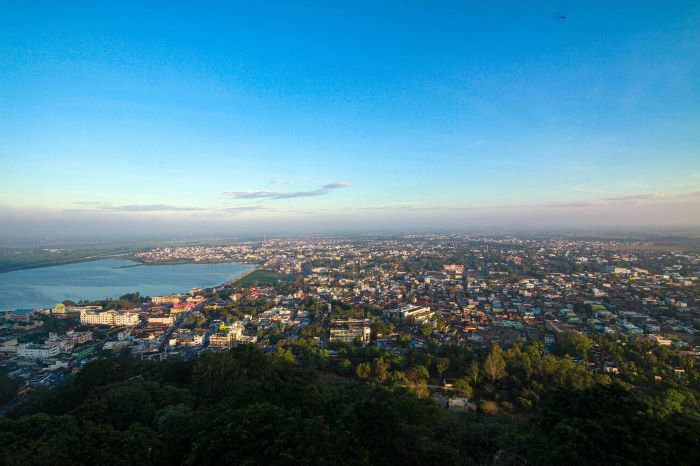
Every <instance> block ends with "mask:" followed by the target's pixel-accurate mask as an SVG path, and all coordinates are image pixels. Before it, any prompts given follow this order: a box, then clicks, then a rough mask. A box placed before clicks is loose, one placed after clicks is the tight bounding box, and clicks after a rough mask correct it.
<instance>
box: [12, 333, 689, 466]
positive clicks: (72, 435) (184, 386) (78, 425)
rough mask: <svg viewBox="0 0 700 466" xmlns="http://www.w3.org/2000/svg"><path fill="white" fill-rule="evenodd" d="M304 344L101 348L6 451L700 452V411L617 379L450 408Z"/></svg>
mask: <svg viewBox="0 0 700 466" xmlns="http://www.w3.org/2000/svg"><path fill="white" fill-rule="evenodd" d="M296 349H297V350H298V349H299V348H296ZM302 349H303V348H302ZM298 356H299V357H298V358H297V360H296V361H289V360H288V358H286V357H285V356H284V355H278V354H276V353H272V354H269V355H265V354H263V353H262V352H260V351H259V350H258V349H257V348H255V347H252V346H239V347H237V348H235V349H233V350H231V351H229V352H224V353H206V354H203V355H202V356H200V357H199V358H197V359H195V360H193V361H173V362H159V363H155V362H145V361H136V360H134V359H132V358H131V357H130V356H129V355H128V354H126V353H125V354H121V355H118V356H116V357H114V358H111V359H99V360H97V361H94V362H92V363H90V364H88V365H87V366H86V367H85V368H84V369H83V370H82V371H81V372H80V373H79V374H78V375H77V376H76V377H75V378H74V379H73V380H72V381H70V382H68V383H66V384H63V385H59V386H57V387H55V388H54V389H52V390H47V391H45V392H38V393H36V394H35V395H34V396H32V397H31V398H30V400H29V401H28V402H26V403H24V404H23V405H20V406H19V407H17V408H16V409H15V410H14V411H13V412H11V413H10V414H9V417H8V418H6V419H4V420H2V421H0V445H2V449H0V464H8V465H22V466H26V465H34V464H36V465H47V464H52V465H53V464H57V465H63V464H65V465H73V464H75V465H83V464H85V465H87V464H100V465H111V464H124V465H127V464H141V465H173V464H188V465H208V464H212V465H213V464H216V465H226V464H231V465H234V464H235V465H287V464H294V465H369V464H386V465H394V464H396V465H433V464H434V465H460V464H462V465H475V464H483V465H490V464H492V465H507V464H542V465H549V464H667V463H668V462H669V461H670V459H671V458H673V460H674V463H675V464H678V465H684V464H694V463H696V461H695V460H697V459H698V457H699V456H698V455H699V453H698V447H697V445H700V441H699V440H700V434H699V433H698V432H699V427H698V426H699V425H700V424H699V421H698V419H697V418H695V417H693V416H691V415H689V414H687V413H680V412H678V410H677V409H676V410H675V411H674V410H671V409H669V410H668V414H666V415H664V416H663V417H661V416H659V415H658V414H655V413H654V410H653V409H652V408H651V406H650V405H649V404H648V403H647V402H646V401H643V400H642V399H641V398H639V397H638V396H637V395H635V394H634V392H631V391H628V390H626V389H624V388H622V387H621V386H619V385H618V384H609V385H597V384H593V385H590V386H588V388H584V389H582V390H576V389H566V390H564V389H559V390H555V391H553V392H548V391H545V392H544V395H543V398H542V401H541V403H539V404H538V405H536V407H535V408H534V409H533V416H532V417H531V418H530V419H528V420H526V421H523V420H520V419H518V418H515V417H510V416H489V415H484V414H477V413H473V414H472V413H452V412H448V411H446V410H444V409H443V408H441V407H439V406H438V405H437V404H435V403H433V402H432V401H430V400H420V399H418V398H416V397H414V396H413V395H411V394H409V393H408V391H407V390H406V389H405V388H402V387H401V386H396V387H393V388H390V387H391V384H389V385H381V384H380V383H378V382H377V381H375V380H373V381H372V383H363V382H358V381H356V380H353V379H350V378H343V377H339V376H338V375H335V374H327V373H326V372H325V369H323V367H322V365H319V364H318V362H317V361H315V360H313V357H312V356H314V354H313V353H308V354H307V353H304V352H303V351H302V352H300V353H298ZM458 356H459V355H458V354H456V353H455V354H449V355H447V356H445V358H447V359H450V360H453V361H457V359H456V358H457V357H458ZM507 356H508V359H512V358H513V356H512V355H507ZM314 357H315V356H314ZM518 357H520V356H518ZM299 359H301V360H306V359H309V361H311V363H310V366H311V367H306V366H305V365H304V364H303V363H300V362H299V361H298V360H299ZM408 359H409V360H410V364H412V365H411V369H410V370H409V372H411V373H412V374H413V373H415V374H414V375H415V376H416V377H419V378H421V377H422V378H427V377H429V373H428V370H427V369H426V366H422V365H420V364H418V362H419V361H418V360H417V358H414V357H413V356H412V355H409V356H408ZM437 361H438V360H436V362H437ZM439 361H440V364H442V365H444V366H446V368H445V370H446V371H447V370H449V368H447V362H446V360H439ZM421 362H423V363H426V364H427V363H428V361H421ZM344 365H345V366H348V364H344ZM462 365H464V364H462ZM347 369H349V367H347ZM368 371H369V374H370V377H372V379H377V380H378V379H381V378H384V377H385V376H391V375H392V373H389V372H388V364H387V363H385V362H384V359H381V358H378V359H375V360H373V361H372V363H371V364H368ZM677 398H678V397H677V396H674V397H672V403H673V404H674V406H675V405H677V404H678V400H677Z"/></svg>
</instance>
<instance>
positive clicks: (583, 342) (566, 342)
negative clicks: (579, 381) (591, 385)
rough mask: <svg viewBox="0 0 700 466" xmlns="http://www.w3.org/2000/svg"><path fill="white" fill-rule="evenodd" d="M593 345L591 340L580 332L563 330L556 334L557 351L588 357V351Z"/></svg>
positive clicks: (563, 353) (562, 353)
mask: <svg viewBox="0 0 700 466" xmlns="http://www.w3.org/2000/svg"><path fill="white" fill-rule="evenodd" d="M592 347H593V341H592V340H591V339H590V338H588V337H587V336H586V335H584V334H583V333H581V332H564V333H560V334H559V335H558V336H557V345H556V349H557V352H558V353H559V354H561V355H565V354H569V355H571V356H578V357H580V358H584V359H586V360H587V359H588V352H589V351H590V350H591V348H592Z"/></svg>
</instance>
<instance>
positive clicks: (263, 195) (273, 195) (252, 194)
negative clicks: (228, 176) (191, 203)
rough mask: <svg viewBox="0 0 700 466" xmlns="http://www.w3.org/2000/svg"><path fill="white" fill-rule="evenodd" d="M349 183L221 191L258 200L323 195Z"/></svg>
mask: <svg viewBox="0 0 700 466" xmlns="http://www.w3.org/2000/svg"><path fill="white" fill-rule="evenodd" d="M348 186H350V183H348V182H346V181H340V182H337V183H329V184H326V185H323V186H321V187H320V188H318V189H312V190H310V191H293V192H286V191H269V190H244V191H226V192H224V193H223V195H224V196H226V197H229V198H232V199H259V200H278V199H294V198H297V197H314V196H325V195H326V194H330V193H331V191H334V190H336V189H341V188H347V187H348Z"/></svg>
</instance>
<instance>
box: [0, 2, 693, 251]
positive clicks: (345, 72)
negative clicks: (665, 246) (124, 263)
mask: <svg viewBox="0 0 700 466" xmlns="http://www.w3.org/2000/svg"><path fill="white" fill-rule="evenodd" d="M2 11H3V15H2V19H0V26H1V27H0V40H1V41H2V43H3V44H4V46H3V47H1V48H0V63H1V64H0V70H2V72H1V73H0V106H2V107H3V108H4V110H3V111H2V112H0V171H1V172H2V173H3V177H2V183H0V221H1V222H2V223H3V226H4V227H3V232H2V233H0V236H1V237H4V238H10V237H24V236H27V235H33V236H50V235H52V234H55V235H63V236H70V235H72V234H81V235H90V234H105V232H112V233H115V234H124V233H128V232H134V230H138V231H141V232H144V233H149V234H158V233H170V232H174V231H178V232H182V233H187V234H197V233H201V234H205V233H216V234H220V233H230V234H237V233H263V232H293V233H295V232H326V231H329V232H330V231H361V230H367V231H375V230H393V231H399V230H401V229H404V230H407V231H410V230H423V231H425V230H430V229H431V228H434V229H438V230H445V229H462V230H463V229H469V228H494V227H498V228H504V229H508V228H588V227H591V228H593V227H595V228H619V227H641V226H651V227H668V226H681V227H697V226H699V225H700V135H699V134H698V132H697V128H698V127H700V86H698V85H697V76H698V72H699V71H700V65H699V64H700V36H699V35H698V32H697V31H698V30H700V28H698V25H699V24H700V7H699V6H698V5H697V4H696V3H694V2H674V3H673V4H671V5H664V6H663V7H661V6H654V5H640V4H638V3H637V2H635V3H632V2H621V3H616V4H615V5H610V4H608V3H603V2H594V3H586V4H576V3H574V2H564V3H561V2H550V3H544V4H539V5H537V6H532V5H528V6H527V7H525V6H522V5H518V4H517V3H515V2H512V3H510V4H508V5H505V6H504V5H490V6H484V5H481V6H477V5H471V4H469V5H467V4H463V3H458V2H454V3H453V2H444V3H443V4H442V7H441V8H435V6H434V5H432V4H431V5H430V6H429V5H428V4H427V3H420V2H411V3H409V4H398V3H391V2H389V3H382V4H381V5H377V4H375V3H369V2H359V3H357V2H356V3H353V4H352V5H343V6H338V5H336V6H335V7H333V6H331V5H320V4H314V3H307V2H302V3H294V4H293V5H292V4H285V3H278V2H261V3H255V4H250V3H239V2H234V3H233V4H230V5H229V4H223V3H221V4H219V3H215V4H213V5H212V7H211V8H207V9H203V8H200V7H198V6H191V7H188V6H184V5H181V4H178V5H168V6H167V7H166V6H155V5H150V6H148V5H139V4H137V3H120V4H119V5H118V6H107V5H104V6H99V5H94V4H90V3H84V4H81V3H80V2H78V3H73V4H70V5H67V6H65V5H61V6H58V5H53V4H51V3H45V4H42V6H41V8H37V7H36V5H32V6H31V7H30V6H28V5H12V6H10V5H5V6H3V7H2Z"/></svg>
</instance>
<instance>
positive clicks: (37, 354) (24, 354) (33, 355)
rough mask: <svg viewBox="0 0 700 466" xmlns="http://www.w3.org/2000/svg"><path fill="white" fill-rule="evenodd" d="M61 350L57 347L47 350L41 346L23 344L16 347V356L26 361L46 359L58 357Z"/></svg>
mask: <svg viewBox="0 0 700 466" xmlns="http://www.w3.org/2000/svg"><path fill="white" fill-rule="evenodd" d="M60 352H61V349H60V348H59V347H58V346H53V347H50V348H47V347H45V346H42V345H33V344H29V343H27V344H24V345H19V346H18V347H17V356H18V357H20V358H26V359H48V358H50V357H52V356H56V355H58V353H60Z"/></svg>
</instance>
